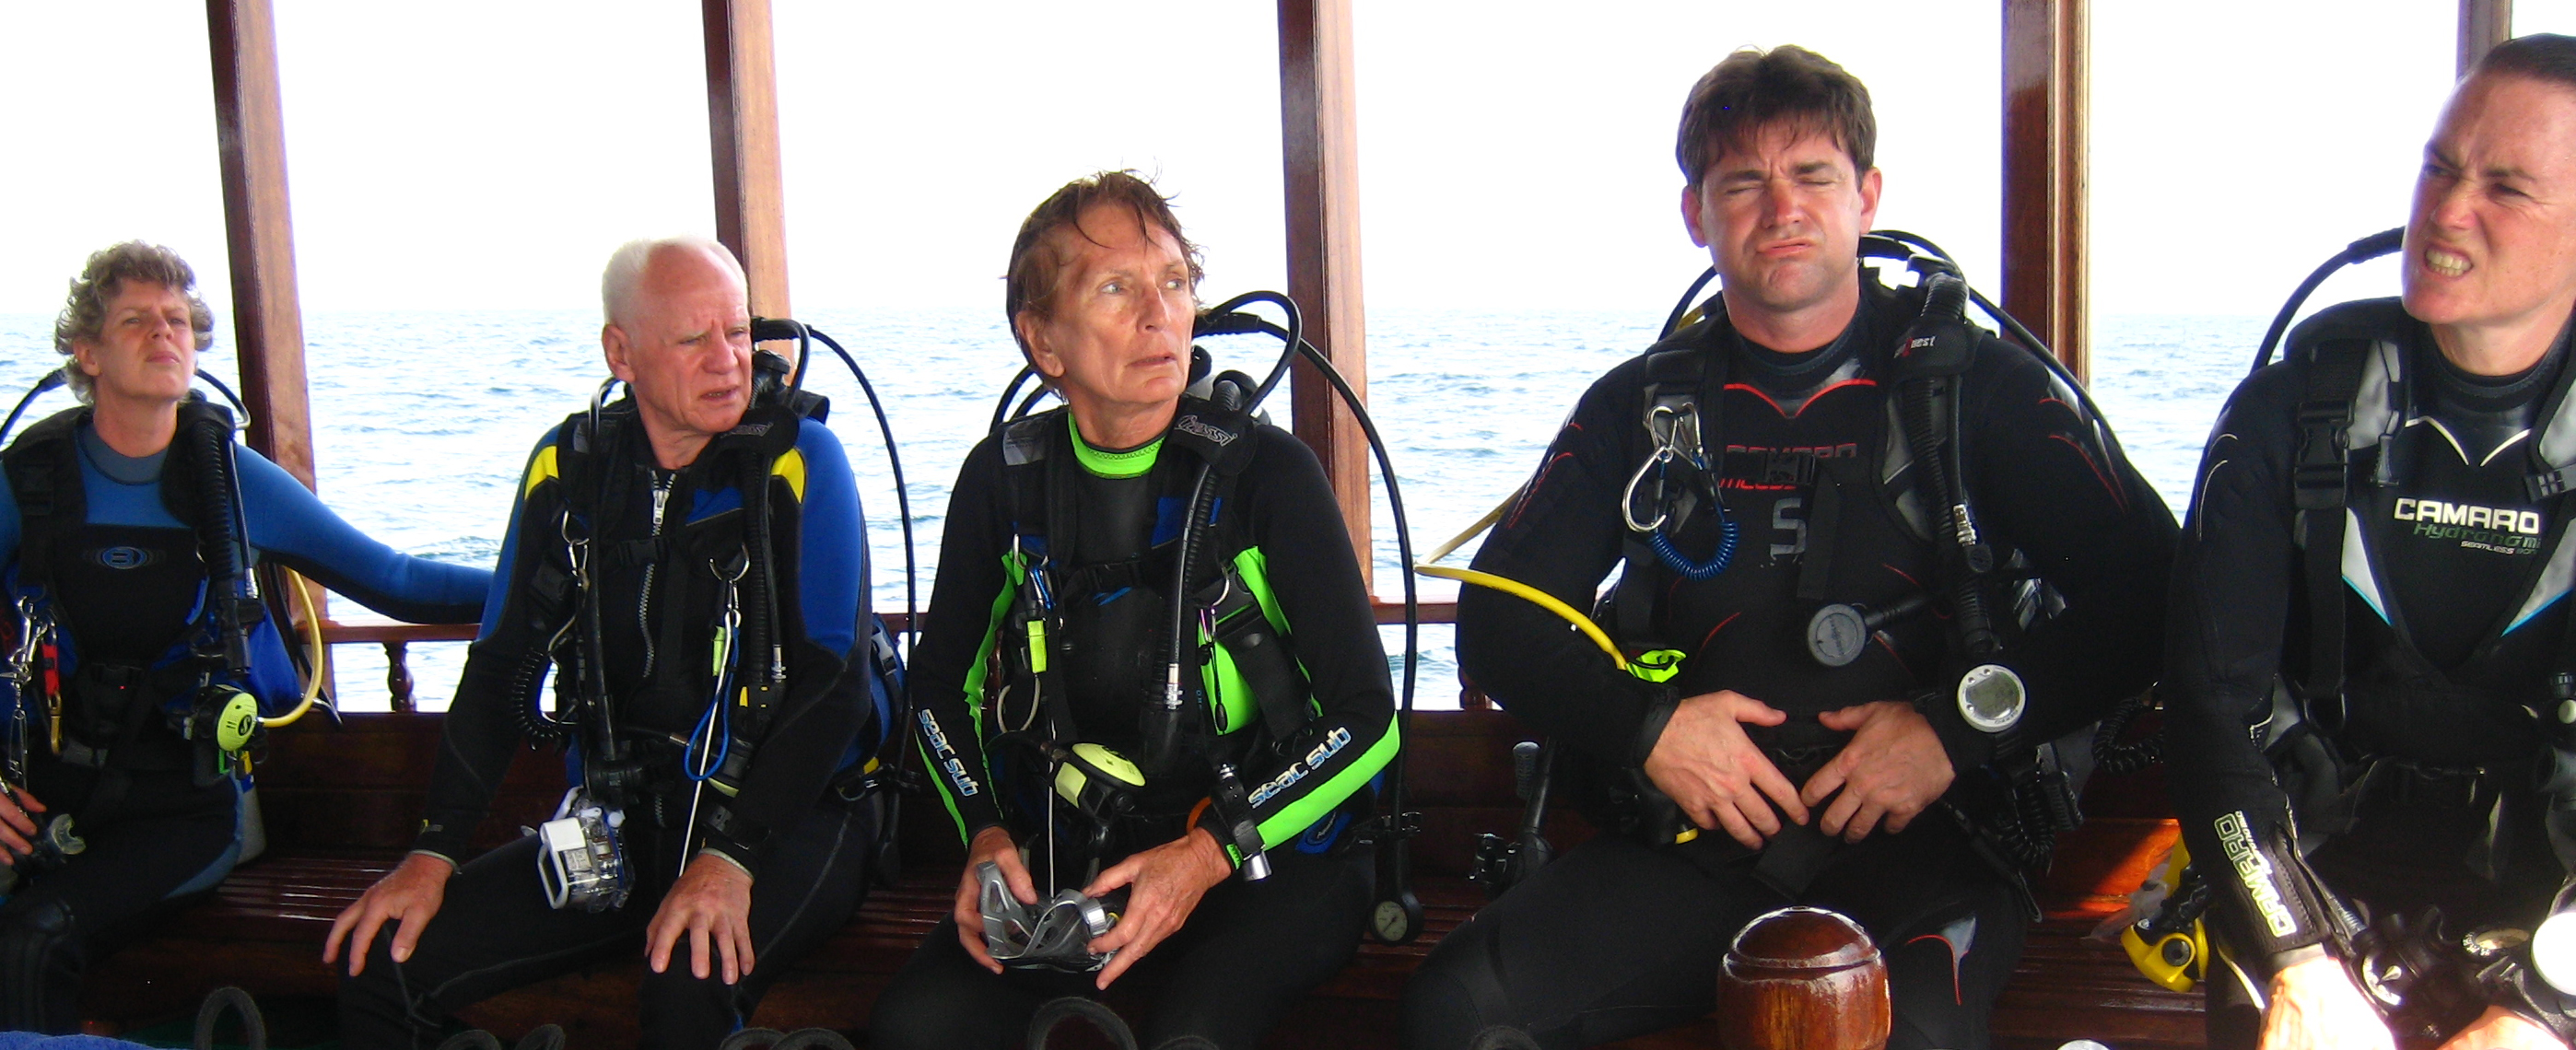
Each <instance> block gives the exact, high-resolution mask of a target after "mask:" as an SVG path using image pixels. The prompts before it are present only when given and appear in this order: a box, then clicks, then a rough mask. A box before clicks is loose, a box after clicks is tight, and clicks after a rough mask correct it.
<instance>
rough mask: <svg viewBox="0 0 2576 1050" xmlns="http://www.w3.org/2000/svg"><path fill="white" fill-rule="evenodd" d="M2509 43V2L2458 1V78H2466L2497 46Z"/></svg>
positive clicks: (2490, 0) (2510, 30)
mask: <svg viewBox="0 0 2576 1050" xmlns="http://www.w3.org/2000/svg"><path fill="white" fill-rule="evenodd" d="M2511 39H2513V0H2460V38H2459V75H2461V76H2464V77H2465V76H2468V75H2469V70H2471V69H2474V68H2476V67H2477V64H2478V60H2479V59H2481V58H2485V57H2486V54H2487V52H2488V51H2490V50H2493V49H2494V48H2495V46H2496V45H2497V44H2501V43H2504V42H2505V41H2507V40H2511Z"/></svg>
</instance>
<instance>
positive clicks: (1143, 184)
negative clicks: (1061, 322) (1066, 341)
mask: <svg viewBox="0 0 2576 1050" xmlns="http://www.w3.org/2000/svg"><path fill="white" fill-rule="evenodd" d="M1095 204H1114V205H1119V206H1122V207H1125V208H1126V209H1128V210H1129V211H1132V212H1134V213H1135V214H1136V221H1138V222H1140V223H1151V224H1153V225H1154V226H1157V227H1160V228H1161V229H1162V231H1163V232H1164V233H1168V234H1171V235H1172V243H1174V244H1177V245H1179V246H1180V249H1181V257H1182V258H1185V259H1188V260H1189V262H1190V287H1192V288H1196V287H1198V283H1199V278H1200V277H1202V276H1204V275H1205V273H1204V270H1203V269H1202V268H1201V267H1200V265H1199V249H1198V246H1197V245H1195V244H1191V243H1190V239H1189V238H1188V237H1187V236H1185V235H1183V234H1182V233H1181V220H1180V219H1179V218H1178V217H1176V216H1174V215H1173V214H1172V202H1171V200H1170V199H1169V198H1166V197H1164V196H1163V195H1162V194H1161V193H1159V192H1156V191H1155V189H1154V184H1153V183H1150V182H1147V181H1145V180H1144V179H1143V178H1141V177H1139V176H1138V175H1137V174H1136V173H1135V172H1133V171H1104V172H1100V173H1098V174H1095V175H1088V176H1085V177H1083V178H1079V179H1075V180H1073V181H1072V182H1068V183H1065V184H1064V187H1063V188H1062V189H1058V190H1056V191H1055V193H1054V194H1052V195H1050V196H1049V197H1047V199H1046V200H1045V201H1042V202H1040V203H1039V204H1038V207H1037V210H1036V211H1032V212H1030V213H1029V217H1028V219H1027V220H1026V221H1023V222H1022V223H1020V235H1019V236H1018V237H1017V238H1015V239H1013V240H1012V241H1011V268H1010V270H1009V272H1008V274H1007V275H1006V276H1005V277H1004V278H1003V283H1002V316H1003V317H1004V318H1005V320H1006V321H1007V322H1008V323H1009V324H1010V326H1011V337H1012V338H1013V339H1020V326H1019V320H1020V312H1021V311H1023V310H1026V311H1030V312H1032V313H1035V314H1037V315H1038V316H1039V317H1046V316H1049V313H1050V310H1051V308H1052V306H1053V305H1054V304H1053V300H1054V298H1055V284H1056V279H1057V278H1058V277H1061V276H1062V275H1063V270H1064V264H1065V259H1064V257H1063V254H1062V253H1060V252H1058V251H1056V250H1055V246H1054V245H1053V244H1051V243H1049V241H1048V239H1047V236H1048V235H1049V234H1052V233H1054V232H1055V231H1057V230H1060V229H1070V230H1072V231H1073V232H1074V233H1076V234H1080V235H1081V236H1083V237H1084V238H1086V239H1088V238H1089V237H1090V234H1087V233H1083V231H1082V213H1083V212H1084V211H1086V210H1088V209H1090V208H1091V206H1092V205H1095ZM1028 349H1029V346H1028V341H1027V340H1025V339H1020V352H1021V353H1024V354H1025V353H1027V352H1028Z"/></svg>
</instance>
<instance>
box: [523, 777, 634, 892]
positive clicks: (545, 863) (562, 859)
mask: <svg viewBox="0 0 2576 1050" xmlns="http://www.w3.org/2000/svg"><path fill="white" fill-rule="evenodd" d="M625 823H626V811H625V810H622V809H611V808H608V807H606V806H603V805H600V804H599V803H598V802H596V801H593V800H592V799H591V797H590V793H589V792H587V791H584V790H582V789H580V788H574V789H572V790H571V791H569V792H566V793H565V794H564V800H563V805H561V806H559V807H557V808H556V809H555V819H553V820H549V821H547V822H545V823H544V824H540V825H538V826H537V831H536V835H537V879H538V881H539V882H541V883H543V884H544V886H545V890H546V903H547V904H548V905H549V906H551V907H553V908H554V909H555V910H557V911H564V910H568V909H573V908H579V909H581V910H582V911H587V912H603V911H612V910H615V909H617V908H621V907H624V906H625V905H626V897H627V895H628V894H629V893H632V892H633V891H634V879H633V878H632V877H631V875H630V874H629V872H628V869H627V866H626V849H625V841H624V837H623V836H621V835H620V834H619V833H618V829H619V828H620V827H621V826H623V825H624V824H625Z"/></svg>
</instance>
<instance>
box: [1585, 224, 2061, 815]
mask: <svg viewBox="0 0 2576 1050" xmlns="http://www.w3.org/2000/svg"><path fill="white" fill-rule="evenodd" d="M1936 289H1937V291H1936ZM1965 295H1966V290H1965V286H1964V285H1962V284H1959V283H1957V281H1956V278H1955V277H1954V276H1950V275H1946V274H1943V275H1939V276H1937V277H1927V279H1926V280H1925V282H1924V284H1923V285H1919V286H1917V287H1916V288H1911V289H1888V288H1885V287H1884V286H1876V285H1875V284H1874V282H1873V286H1872V287H1871V288H1870V289H1868V290H1867V291H1866V292H1865V293H1864V304H1863V309H1862V311H1861V313H1860V314H1859V315H1858V316H1856V317H1855V319H1854V321H1853V323H1852V325H1851V327H1850V328H1849V329H1847V330H1846V332H1845V333H1844V335H1843V336H1842V337H1841V338H1842V339H1846V340H1858V341H1859V342H1858V345H1855V346H1848V347H1845V346H1839V345H1838V346H1835V347H1830V348H1827V349H1825V350H1820V351H1817V352H1818V353H1827V354H1847V355H1849V358H1850V360H1852V361H1854V362H1857V363H1858V367H1857V368H1851V367H1848V366H1847V367H1845V368H1843V369H1841V370H1839V371H1838V374H1837V375H1835V376H1832V377H1823V378H1822V379H1820V380H1819V381H1818V382H1816V383H1814V384H1812V385H1811V386H1810V388H1809V389H1807V390H1804V391H1800V392H1799V397H1798V399H1797V400H1798V401H1799V403H1798V404H1795V405H1789V404H1783V403H1781V402H1780V401H1779V400H1778V399H1777V398H1776V397H1775V395H1774V394H1773V393H1772V392H1769V391H1765V390H1763V389H1762V388H1761V387H1759V386H1756V385H1753V384H1750V383H1746V382H1742V381H1740V380H1739V379H1738V377H1736V376H1735V375H1734V366H1735V359H1736V357H1737V355H1738V354H1742V353H1749V352H1751V351H1749V350H1748V349H1746V348H1744V347H1742V346H1741V345H1740V339H1739V338H1738V337H1737V336H1736V335H1735V334H1734V333H1733V331H1732V329H1731V327H1729V326H1727V324H1726V321H1725V318H1724V315H1723V313H1722V311H1721V312H1717V313H1715V314H1713V315H1712V316H1711V317H1709V318H1708V319H1706V320H1703V321H1701V322H1700V323H1699V324H1697V325H1694V326H1692V327H1691V328H1688V329H1685V330H1683V331H1681V332H1678V333H1676V334H1675V335H1673V336H1672V337H1670V338H1668V339H1666V340H1665V341H1663V342H1661V343H1659V344H1657V345H1656V346H1655V347H1653V348H1651V349H1649V351H1648V352H1647V355H1646V360H1645V376H1644V378H1645V383H1644V384H1643V389H1642V393H1641V397H1640V407H1639V411H1640V419H1641V420H1642V424H1643V426H1644V428H1645V430H1646V432H1647V434H1648V436H1649V439H1650V441H1651V443H1652V446H1653V447H1652V450H1651V451H1650V457H1649V459H1648V460H1647V462H1646V463H1645V464H1644V465H1642V466H1640V467H1639V468H1638V472H1637V474H1636V475H1635V476H1634V477H1633V478H1632V479H1631V480H1630V482H1629V484H1628V487H1627V489H1626V491H1625V492H1623V494H1622V499H1623V506H1622V508H1621V512H1622V514H1623V515H1625V518H1626V521H1627V522H1628V526H1629V527H1628V530H1627V532H1626V538H1625V540H1624V541H1623V548H1622V566H1621V571H1620V576H1619V578H1618V582H1617V583H1616V585H1615V586H1614V587H1613V588H1612V589H1611V591H1610V592H1609V594H1608V595H1606V596H1605V597H1604V599H1603V601H1602V603H1601V605H1600V607H1599V608H1597V609H1596V610H1595V619H1597V620H1602V621H1605V622H1606V623H1607V625H1608V626H1609V627H1610V629H1611V634H1612V636H1613V638H1614V639H1616V640H1617V641H1618V642H1619V643H1620V645H1621V647H1622V648H1623V649H1624V650H1626V651H1627V652H1629V653H1631V654H1633V655H1632V661H1633V662H1634V664H1635V665H1637V666H1642V667H1653V668H1657V670H1655V671H1653V672H1652V673H1651V675H1650V676H1651V677H1657V678H1658V679H1659V680H1667V681H1672V682H1673V683H1674V684H1675V686H1676V688H1677V689H1678V691H1679V693H1680V695H1685V696H1687V695H1694V694H1697V693H1702V692H1707V691H1710V690H1714V689H1735V690H1738V691H1741V692H1745V693H1747V694H1748V695H1754V696H1762V697H1766V698H1778V699H1773V700H1772V701H1771V702H1773V703H1775V704H1780V705H1782V706H1783V709H1784V710H1786V711H1787V712H1788V713H1789V715H1790V720H1789V722H1788V723H1786V724H1784V725H1782V726H1779V727H1755V726H1748V727H1747V730H1748V734H1749V735H1751V736H1753V738H1754V739H1755V742H1756V743H1757V744H1760V745H1762V746H1764V747H1765V750H1766V752H1768V753H1769V755H1770V757H1771V758H1772V760H1773V761H1774V762H1775V764H1778V765H1780V766H1781V768H1782V771H1783V773H1784V774H1785V775H1787V776H1789V777H1790V778H1791V779H1792V780H1793V781H1795V780H1798V779H1802V778H1803V777H1804V776H1805V775H1806V774H1807V773H1809V772H1811V771H1812V770H1814V769H1815V768H1817V767H1819V766H1821V765H1822V764H1823V763H1824V762H1825V761H1826V760H1827V759H1829V758H1830V757H1831V755H1832V753H1833V752H1834V751H1835V750H1837V749H1838V748H1839V747H1840V745H1841V734H1836V733H1832V732H1830V731H1828V730H1825V729H1824V727H1823V726H1822V725H1821V724H1818V723H1817V722H1816V721H1815V719H1814V715H1815V714H1816V713H1818V712H1821V711H1824V710H1830V709H1835V708H1840V707H1846V706H1850V705H1854V704H1860V703H1867V702H1871V701H1876V700H1885V699H1890V698H1899V697H1910V698H1913V699H1914V700H1915V701H1916V702H1917V703H1918V704H1948V703H1952V702H1953V701H1954V695H1955V696H1956V697H1957V698H1958V700H1959V701H1960V702H1962V707H1963V713H1966V714H1968V715H1969V716H1970V723H1971V724H1972V725H1976V726H1977V727H1978V728H1980V729H1985V730H1987V731H1988V732H1990V733H1993V734H1995V737H1996V747H1995V749H1994V753H1995V755H1996V756H1997V774H1998V777H1999V778H2000V779H1999V784H2000V790H1999V791H1998V792H1997V795H1998V796H1999V797H1997V798H1994V799H1990V800H1984V801H1985V802H1986V803H1990V804H1981V805H1980V806H1979V807H1978V808H1980V809H1987V810H1993V811H1994V812H1993V817H1994V819H1993V820H1991V821H1986V822H1985V823H1987V824H1988V826H1989V829H1990V830H1992V831H1994V832H1995V833H1996V834H1997V835H1998V837H1999V839H2000V840H2001V844H2003V845H2005V847H2006V848H2005V852H2006V853H2008V854H2011V855H2012V856H2013V859H2015V860H2016V861H2018V862H2019V863H2022V864H2036V863H2039V862H2040V861H2042V860H2044V859H2045V856H2046V853H2047V850H2048V845H2049V836H2050V835H2051V834H2052V833H2053V832H2054V831H2057V830H2064V829H2065V828H2068V827H2072V826H2073V825H2074V824H2075V823H2076V822H2077V820H2078V819H2080V818H2079V817H2078V816H2077V815H2076V812H2075V809H2074V791H2075V787H2076V783H2075V781H2076V780H2077V779H2080V771H2079V773H2078V775H2077V776H2074V777H2071V776H2070V774H2069V769H2070V766H2069V762H2070V761H2073V757H2072V756H2066V757H2061V756H2060V755H2059V753H2058V747H2057V745H2056V744H2055V743H2054V742H2049V741H2025V740H2021V739H2019V738H2018V737H2017V736H2016V735H2015V732H2014V730H2015V728H2016V723H2017V722H2018V718H2019V714H2020V709H2021V703H2022V699H2021V697H2020V696H2019V685H2018V678H2017V676H2016V677H2014V678H2013V682H2012V694H2013V696H2012V702H2011V705H2010V707H2009V710H2008V712H2007V713H2006V714H2005V716H2004V717H1999V718H1995V719H1993V720H1991V721H1988V722H1986V723H1985V724H1979V719H1978V716H1977V713H1976V712H1970V711H1967V710H1966V707H1967V706H1968V705H1967V703H1966V700H1967V699H1968V697H1969V695H1970V691H1969V690H1963V689H1959V688H1957V687H1958V686H1959V684H1960V683H1962V682H1964V681H1975V680H1977V679H1978V677H1979V675H1980V674H1985V673H1992V672H1989V671H1988V670H1987V669H1989V668H2001V667H2004V666H2005V665H2004V664H2003V663H2000V662H1999V661H2001V660H2002V659H2003V658H2004V653H2005V651H2006V649H2007V648H2008V643H2009V641H2010V640H2011V639H2013V638H2015V637H2017V636H2018V634H2019V632H2020V630H2021V629H2023V628H2026V627H2027V626H2029V625H2030V624H2031V623H2033V622H2034V621H2036V620H2037V619H2040V618H2043V617H2047V616H2051V615H2054V614H2055V613H2056V612H2057V611H2059V610H2060V609H2062V608H2063V601H2062V599H2061V598H2060V597H2059V596H2058V595H2057V593H2056V592H2055V591H2054V590H2053V589H2052V588H2050V587H2049V586H2048V585H2047V583H2046V582H2045V581H2044V580H2041V579H2039V578H2038V577H2037V576H2036V575H2035V574H2034V573H2033V572H2031V571H2030V569H2029V568H2028V562H2027V560H2026V559H2024V558H2023V557H2021V556H2020V555H2019V554H2018V553H2016V552H2014V551H2012V550H2011V549H2010V548H2008V547H2003V546H2000V545H1998V544H1995V543H1992V542H1990V540H1989V538H1988V537H1986V536H1984V535H1983V534H1982V533H1980V531H1979V528H1978V522H1977V517H1976V511H1975V508H1974V506H1973V500H1972V498H1971V496H1970V495H1969V493H1968V491H1967V487H1968V486H1967V480H1966V467H1967V463H1968V456H1967V451H1968V450H1967V448H1966V444H1967V442H1966V437H1965V432H1966V431H1965V427H1964V426H1963V423H1964V420H1963V419H1962V413H1961V411H1960V407H1959V406H1960V404H1961V396H1960V395H1961V392H1962V391H1961V388H1962V386H1963V385H1964V379H1963V377H1964V376H1965V375H1966V373H1967V372H1968V370H1969V368H1970V367H1971V366H1972V365H1973V363H1974V358H1975V354H1976V352H1977V345H1978V341H1979V336H1978V333H1977V332H1976V331H1975V330H1974V329H1973V328H1971V327H1970V326H1968V325H1967V323H1966V321H1965V320H1964V315H1963V312H1962V307H1963V306H1964V299H1965ZM1927 306H1929V307H1930V308H1928V309H1927V308H1925V307H1927ZM1915 310H1920V314H1919V315H1916V314H1914V313H1912V311H1915ZM1900 316H1907V317H1912V318H1913V320H1912V323H1911V324H1910V325H1909V326H1907V327H1905V328H1902V329H1901V330H1900V329H1897V328H1896V326H1895V325H1894V324H1893V323H1891V320H1892V319H1893V318H1895V317H1900ZM1730 390H1740V391H1745V392H1747V393H1748V394H1750V395H1751V396H1752V397H1754V398H1757V399H1759V400H1761V401H1763V402H1764V403H1766V404H1768V405H1769V407H1770V408H1771V409H1772V410H1773V411H1774V413H1776V416H1765V417H1762V418H1756V419H1732V420H1731V419H1728V418H1726V417H1725V416H1724V414H1723V412H1722V411H1721V409H1722V406H1723V405H1724V403H1725V399H1726V398H1727V396H1728V392H1729V391H1730ZM2063 400H2065V401H2066V403H2068V404H2075V403H2079V401H2078V399H2076V398H2074V397H2071V396H2069V397H2066V398H2064V399H2063ZM1810 412H1815V413H1826V414H1829V415H1832V416H1836V417H1839V418H1842V419H1844V420H1847V421H1848V423H1847V425H1845V426H1842V427H1840V428H1838V429H1839V430H1840V431H1841V432H1842V433H1847V434H1852V435H1853V436H1854V440H1850V441H1838V442H1835V443H1833V444H1832V445H1830V446H1822V447H1820V446H1814V445H1806V446H1800V445H1797V444H1794V443H1793V442H1789V441H1782V440H1778V438H1782V437H1794V436H1796V435H1795V434H1794V432H1793V431H1792V428H1791V427H1790V426H1789V424H1791V423H1793V422H1795V421H1796V420H1798V419H1799V418H1800V417H1801V416H1803V415H1805V414H1806V413H1810ZM1755 415H1757V416H1760V415H1761V414H1760V413H1755ZM1676 489H1678V490H1679V491H1675V490H1676ZM1658 490H1660V491H1658ZM1696 551H1707V552H1709V553H1708V554H1707V555H1706V556H1705V557H1706V560H1705V561H1695V560H1694V559H1695V557H1697V556H1696V555H1694V554H1693V553H1691V552H1696ZM1685 623H1687V624H1694V625H1696V624H1703V623H1713V624H1714V625H1715V626H1714V628H1713V629H1711V630H1709V631H1707V632H1706V634H1705V635H1704V636H1703V637H1696V638H1683V637H1678V636H1677V635H1676V634H1675V625H1677V624H1685ZM2005 673H2009V672H2005ZM1578 775H1581V774H1580V773H1579V774H1578ZM1590 775H1591V780H1592V782H1593V783H1592V784H1591V785H1590V786H1591V788H1592V791H1591V798H1590V805H1591V808H1592V809H1593V810H1594V811H1595V812H1596V814H1597V815H1598V817H1597V819H1602V820H1608V821H1610V822H1612V823H1613V824H1614V825H1617V826H1626V827H1630V828H1632V829H1640V830H1642V833H1643V834H1644V835H1645V836H1646V837H1647V838H1649V839H1650V840H1656V841H1668V840H1669V838H1668V837H1667V832H1668V831H1679V830H1681V828H1682V825H1681V824H1680V822H1679V816H1678V812H1677V811H1676V810H1673V808H1672V807H1671V803H1670V802H1669V801H1668V800H1664V799H1662V798H1661V797H1660V794H1659V793H1657V792H1654V791H1652V790H1651V785H1650V784H1648V783H1646V782H1645V781H1644V779H1643V777H1642V775H1641V774H1639V775H1632V776H1630V777H1628V778H1626V780H1627V781H1628V782H1627V783H1623V782H1621V779H1620V778H1616V777H1605V776H1602V775H1601V774H1599V773H1597V772H1592V773H1591V774H1590ZM2006 795H2008V796H2010V797H2009V798H2005V797H2001V796H2006Z"/></svg>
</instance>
